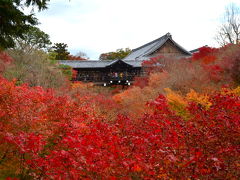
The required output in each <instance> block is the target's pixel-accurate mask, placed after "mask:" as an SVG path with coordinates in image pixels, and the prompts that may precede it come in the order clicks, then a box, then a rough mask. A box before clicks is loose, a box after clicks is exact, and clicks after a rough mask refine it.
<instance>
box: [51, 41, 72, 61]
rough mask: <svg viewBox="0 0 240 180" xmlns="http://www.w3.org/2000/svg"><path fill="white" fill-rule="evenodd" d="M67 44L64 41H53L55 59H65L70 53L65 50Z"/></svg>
mask: <svg viewBox="0 0 240 180" xmlns="http://www.w3.org/2000/svg"><path fill="white" fill-rule="evenodd" d="M67 47H68V45H67V44H65V43H54V46H53V47H52V51H53V52H55V53H56V60H67V59H68V55H69V54H70V53H69V52H68V50H67Z"/></svg>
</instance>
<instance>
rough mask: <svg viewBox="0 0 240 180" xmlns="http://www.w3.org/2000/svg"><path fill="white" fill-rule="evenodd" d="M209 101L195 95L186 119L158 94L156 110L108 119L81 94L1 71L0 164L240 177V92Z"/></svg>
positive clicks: (73, 173)
mask: <svg viewBox="0 0 240 180" xmlns="http://www.w3.org/2000/svg"><path fill="white" fill-rule="evenodd" d="M80 98H81V97H80ZM210 102H211V104H212V105H211V106H210V107H209V108H208V109H206V108H204V107H202V106H201V105H199V104H196V103H189V105H188V106H187V108H186V110H187V111H188V112H189V119H188V120H185V119H183V118H182V117H180V116H178V115H177V114H176V113H175V112H174V111H172V110H171V109H170V108H169V105H168V103H167V101H166V99H165V97H164V96H163V95H159V97H158V98H156V99H155V100H154V101H152V102H149V103H148V104H147V106H148V107H149V108H151V109H152V110H153V113H150V114H147V113H146V114H145V115H143V116H142V117H141V118H138V119H131V118H129V117H127V116H123V115H119V116H118V117H116V120H115V121H107V120H104V119H103V118H101V117H97V116H96V115H95V112H94V109H93V106H89V104H88V103H86V102H84V100H83V98H82V99H78V100H76V99H72V98H70V97H69V96H57V95H56V94H55V93H54V92H53V91H51V90H43V89H42V88H40V87H28V86H26V85H22V86H15V83H14V82H8V81H7V80H5V79H3V78H1V79H0V109H1V111H0V149H1V151H0V155H1V159H2V160H3V159H4V161H1V164H0V166H1V169H0V172H1V170H2V169H3V168H2V167H8V166H6V165H7V164H8V163H10V162H16V163H15V166H16V167H14V168H13V167H11V168H10V169H17V170H16V171H14V173H16V172H18V176H16V177H24V176H26V175H28V176H31V177H32V178H35V179H170V178H172V179H222V178H223V177H224V179H237V178H238V177H239V176H240V173H239V172H240V171H239V161H240V146H239V137H240V129H239V127H240V97H239V96H237V95H234V94H230V93H224V94H223V93H215V95H212V96H210ZM12 164H14V163H12ZM12 166H14V165H12ZM26 169H27V171H25V170H26ZM8 171H9V169H8ZM19 174H20V175H19Z"/></svg>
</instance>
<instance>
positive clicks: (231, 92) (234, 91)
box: [221, 86, 240, 96]
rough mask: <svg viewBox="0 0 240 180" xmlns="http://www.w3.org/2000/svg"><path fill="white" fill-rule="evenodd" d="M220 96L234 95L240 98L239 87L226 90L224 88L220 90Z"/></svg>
mask: <svg viewBox="0 0 240 180" xmlns="http://www.w3.org/2000/svg"><path fill="white" fill-rule="evenodd" d="M221 93H222V94H235V95H237V96H240V86H238V87H237V88H235V89H227V88H224V89H222V91H221Z"/></svg>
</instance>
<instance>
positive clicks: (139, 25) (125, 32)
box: [37, 0, 240, 60]
mask: <svg viewBox="0 0 240 180" xmlns="http://www.w3.org/2000/svg"><path fill="white" fill-rule="evenodd" d="M232 2H233V3H236V4H237V5H239V3H240V1H239V0H70V1H69V0H51V2H50V4H49V6H48V7H49V8H48V10H45V11H43V12H40V13H37V18H38V19H39V21H40V22H41V24H40V25H39V27H40V29H41V30H43V31H44V32H46V33H47V34H49V35H50V38H51V41H52V42H53V43H57V42H63V43H66V44H68V50H69V51H70V52H71V53H72V54H73V55H75V54H76V53H77V52H79V51H82V52H85V53H86V54H87V55H88V57H90V59H93V60H94V59H98V57H99V55H100V54H101V53H104V52H110V51H115V50H116V49H119V48H126V47H129V48H131V49H134V48H137V47H139V46H141V45H143V44H145V43H148V42H150V41H152V40H154V39H157V38H159V37H160V36H163V35H164V34H166V33H167V32H170V33H171V34H172V37H173V39H174V40H175V41H176V42H177V43H178V44H180V45H181V46H183V47H184V48H186V49H187V50H192V49H195V48H198V47H201V46H204V45H209V46H217V44H216V42H215V40H214V36H215V34H216V31H217V28H218V26H219V24H220V20H221V16H222V15H223V13H224V10H225V7H226V5H228V4H229V3H232Z"/></svg>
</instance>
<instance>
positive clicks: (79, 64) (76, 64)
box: [58, 60, 142, 69]
mask: <svg viewBox="0 0 240 180" xmlns="http://www.w3.org/2000/svg"><path fill="white" fill-rule="evenodd" d="M117 61H121V60H113V61H106V60H104V61H100V60H98V61H93V60H87V61H76V60H75V61H71V60H59V61H58V62H59V63H60V64H64V65H68V66H71V67H72V68H83V69H84V68H105V67H107V66H110V65H111V64H114V63H115V62H117ZM124 62H125V63H127V64H129V65H131V66H133V67H141V64H142V61H124Z"/></svg>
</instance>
